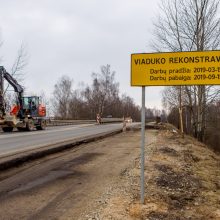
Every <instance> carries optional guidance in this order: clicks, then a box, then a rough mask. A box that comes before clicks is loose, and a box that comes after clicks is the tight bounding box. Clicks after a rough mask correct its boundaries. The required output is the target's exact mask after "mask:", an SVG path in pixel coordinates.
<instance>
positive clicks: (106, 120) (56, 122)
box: [47, 118, 123, 126]
mask: <svg viewBox="0 0 220 220" xmlns="http://www.w3.org/2000/svg"><path fill="white" fill-rule="evenodd" d="M122 122H123V118H102V119H101V124H106V123H122ZM96 123H97V122H96V120H56V119H48V120H47V126H65V125H77V124H96Z"/></svg>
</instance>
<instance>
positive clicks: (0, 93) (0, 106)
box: [0, 66, 24, 116]
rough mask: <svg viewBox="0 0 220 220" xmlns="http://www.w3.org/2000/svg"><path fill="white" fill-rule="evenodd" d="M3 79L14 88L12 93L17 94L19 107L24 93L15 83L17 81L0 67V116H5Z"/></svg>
mask: <svg viewBox="0 0 220 220" xmlns="http://www.w3.org/2000/svg"><path fill="white" fill-rule="evenodd" d="M3 79H6V80H7V81H8V83H9V84H10V85H11V86H12V87H13V88H14V91H15V92H16V93H17V94H18V102H19V105H20V106H22V96H23V91H24V89H23V87H22V86H21V85H20V84H19V83H18V82H17V80H16V79H14V78H13V77H12V76H11V75H10V74H9V73H8V72H7V71H6V70H5V68H4V67H3V66H0V114H5V101H4V83H3ZM0 116H1V115H0Z"/></svg>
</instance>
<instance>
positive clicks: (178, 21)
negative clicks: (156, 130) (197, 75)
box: [152, 0, 220, 141]
mask: <svg viewBox="0 0 220 220" xmlns="http://www.w3.org/2000/svg"><path fill="white" fill-rule="evenodd" d="M218 6H219V0H168V1H162V4H161V15H160V16H159V17H158V20H157V22H155V23H154V25H155V32H154V34H155V40H154V41H153V43H152V47H153V48H154V50H156V51H203V50H210V49H211V50H213V49H218V48H219V46H220V19H219V17H217V15H218V14H217V12H218ZM209 88H210V87H206V86H197V87H184V88H183V89H185V91H183V93H182V94H185V95H186V97H187V98H186V99H188V103H189V109H190V111H192V112H191V114H190V115H191V117H192V120H191V122H192V124H193V125H194V129H195V132H194V135H195V136H196V137H197V138H198V139H199V140H201V141H203V140H204V136H205V128H206V112H207V100H208V99H209V98H210V97H214V96H215V97H217V95H218V94H219V92H217V93H215V94H214V96H213V93H210V89H209ZM218 91H219V90H218Z"/></svg>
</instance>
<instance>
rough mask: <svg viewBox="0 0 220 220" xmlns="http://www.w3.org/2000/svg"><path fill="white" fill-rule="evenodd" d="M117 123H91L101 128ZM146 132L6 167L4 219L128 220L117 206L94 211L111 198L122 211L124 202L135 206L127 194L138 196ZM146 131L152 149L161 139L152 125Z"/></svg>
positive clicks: (0, 214) (1, 198) (1, 176)
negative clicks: (144, 134) (152, 145)
mask: <svg viewBox="0 0 220 220" xmlns="http://www.w3.org/2000/svg"><path fill="white" fill-rule="evenodd" d="M118 126H120V125H118ZM96 127H97V128H96ZM115 127H117V126H116V125H103V126H89V127H85V128H86V129H90V128H91V129H92V128H95V130H96V129H97V130H99V131H100V130H104V129H107V128H108V129H111V128H112V129H114V128H115ZM85 128H84V129H85ZM60 129H61V128H60ZM76 129H77V128H76ZM78 129H80V128H78ZM78 129H77V130H78ZM82 129H83V128H82ZM73 131H74V130H73ZM140 134H141V132H140V131H137V132H136V131H128V132H124V133H120V134H117V135H114V136H111V137H108V138H105V139H102V140H99V141H95V142H91V143H87V144H82V145H80V146H78V147H76V148H72V149H69V150H67V151H63V152H59V153H56V154H52V155H48V156H46V157H43V158H40V159H39V160H34V161H30V162H29V163H27V164H23V165H22V166H19V167H14V168H13V169H10V170H6V171H3V172H0V219H1V220H12V219H13V220H20V219H22V220H32V219H37V220H48V219H50V220H55V219H56V220H58V219H59V220H70V219H71V220H86V219H87V220H88V219H127V218H123V215H120V216H119V215H117V216H114V218H111V215H112V214H114V213H113V212H112V210H115V209H114V207H113V209H110V211H111V212H109V213H108V209H107V210H106V211H107V213H106V215H105V216H104V217H99V216H98V215H97V217H95V216H94V214H93V213H94V212H95V213H96V212H97V213H98V212H99V210H100V211H101V210H102V208H104V207H106V206H107V205H108V204H109V205H111V203H109V202H110V201H113V202H115V205H117V209H116V210H115V211H116V213H117V211H118V212H121V211H119V210H121V208H122V207H123V206H124V205H126V207H127V208H129V206H130V203H128V202H126V200H125V198H128V197H129V198H130V199H132V200H133V199H135V198H136V197H135V198H133V197H132V196H131V197H130V194H128V195H127V193H128V192H131V191H132V190H134V189H136V188H134V187H136V185H137V184H138V182H136V181H135V182H133V181H132V178H133V177H132V176H133V175H134V176H136V175H139V172H140V169H134V165H135V164H137V166H138V164H139V155H140ZM146 135H147V139H146V148H147V145H148V144H152V143H153V142H155V141H156V139H157V131H156V130H154V131H153V130H147V131H146ZM146 152H147V151H146ZM152 172H153V171H152ZM138 179H139V178H138ZM122 193H123V194H122ZM124 193H126V195H127V196H128V197H125V194H124ZM114 195H115V197H114ZM137 195H139V187H138V191H137ZM111 196H113V198H112V197H111ZM110 198H112V199H113V200H112V199H110ZM128 201H129V202H130V200H128ZM138 201H139V199H138ZM125 202H126V203H125ZM100 205H101V207H100ZM102 205H103V206H102ZM118 207H119V209H118ZM93 217H94V218H93Z"/></svg>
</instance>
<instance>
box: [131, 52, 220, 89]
mask: <svg viewBox="0 0 220 220" xmlns="http://www.w3.org/2000/svg"><path fill="white" fill-rule="evenodd" d="M166 85H167V86H168V85H220V51H203V52H174V53H151V54H150V53H143V54H132V55H131V86H166Z"/></svg>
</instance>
